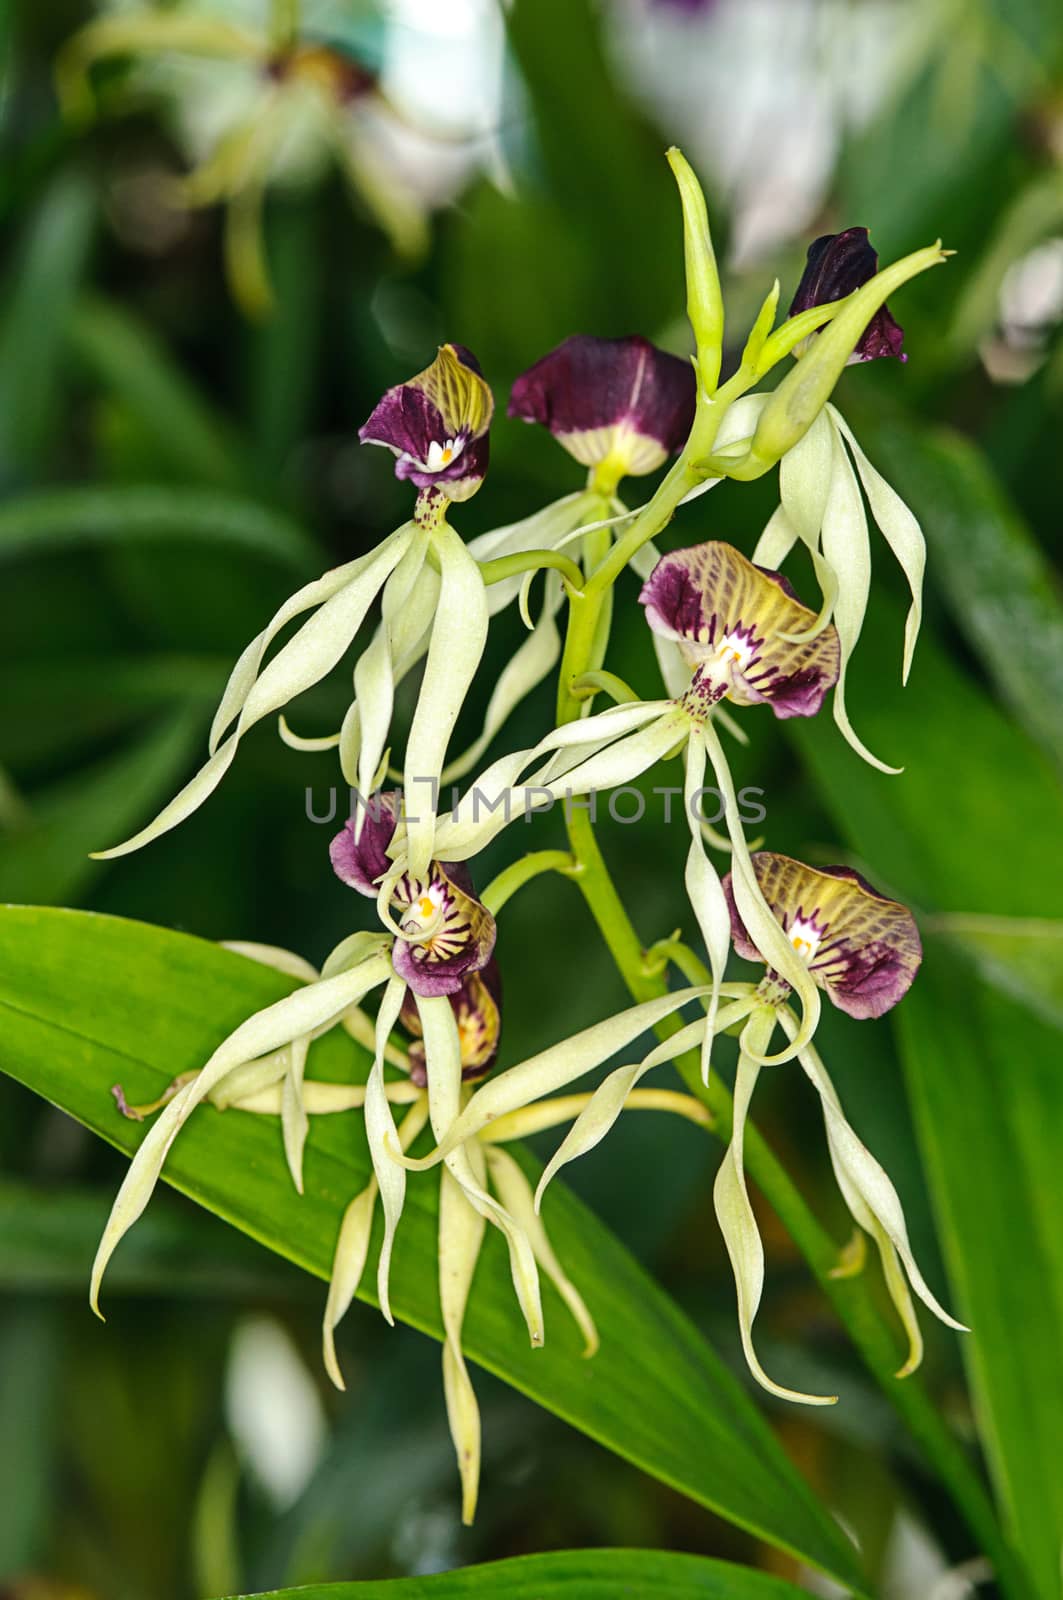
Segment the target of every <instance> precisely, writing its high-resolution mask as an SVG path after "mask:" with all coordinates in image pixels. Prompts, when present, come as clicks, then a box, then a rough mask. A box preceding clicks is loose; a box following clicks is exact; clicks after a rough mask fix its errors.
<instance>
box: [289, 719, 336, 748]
mask: <svg viewBox="0 0 1063 1600" xmlns="http://www.w3.org/2000/svg"><path fill="white" fill-rule="evenodd" d="M277 732H278V733H279V734H280V740H281V744H286V745H287V746H288V749H289V750H302V751H311V752H315V753H316V752H317V751H319V750H335V748H336V746H337V745H338V744H339V742H340V735H339V734H338V733H324V734H312V735H311V736H310V737H306V736H305V735H303V734H301V733H295V732H293V730H292V729H291V728H290V727H289V726H288V719H287V717H285V716H284V715H283V713H282V714H281V715H280V716H279V717H278V718H277Z"/></svg>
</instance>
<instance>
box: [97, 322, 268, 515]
mask: <svg viewBox="0 0 1063 1600" xmlns="http://www.w3.org/2000/svg"><path fill="white" fill-rule="evenodd" d="M67 337H68V340H69V343H70V347H71V349H72V351H73V353H74V355H75V356H76V357H77V359H78V360H79V361H80V362H81V364H82V365H83V366H85V367H87V368H88V369H89V370H90V371H91V372H92V374H93V375H94V376H95V377H96V378H97V379H98V380H99V381H100V382H101V383H103V384H104V385H106V387H107V388H108V389H109V390H110V391H111V392H112V393H113V394H114V395H115V396H116V397H117V398H118V399H119V400H121V401H122V403H123V404H124V405H125V406H126V407H128V409H129V411H130V412H131V414H132V415H133V416H134V417H135V418H136V420H137V423H138V425H139V426H140V427H141V428H143V429H144V430H145V432H146V433H147V434H148V435H149V436H150V438H151V440H152V442H153V444H154V447H155V449H156V450H157V452H158V456H159V459H160V462H162V463H165V464H166V465H167V466H168V467H170V468H172V469H173V470H175V471H176V472H178V473H180V474H182V475H183V476H187V477H189V478H191V479H193V480H195V481H198V482H200V483H204V484H212V485H215V486H216V487H218V488H222V489H238V488H239V487H240V486H241V483H244V482H246V481H247V478H248V472H247V470H246V467H245V466H243V465H242V463H241V461H240V458H239V454H238V451H237V447H236V442H235V440H234V438H233V437H232V435H231V431H230V429H229V428H228V426H227V425H226V424H225V423H224V422H223V421H222V420H221V418H219V417H217V416H215V415H214V413H213V412H212V411H211V409H210V408H209V406H208V405H207V402H206V401H205V400H204V399H203V398H202V396H201V395H200V393H199V392H198V390H197V389H196V388H195V387H194V385H193V384H192V383H190V382H189V380H188V379H187V378H186V377H185V376H184V374H183V373H182V372H181V370H180V368H179V367H178V366H177V365H176V364H175V362H174V360H173V358H172V357H171V355H170V353H169V352H168V351H167V350H166V348H165V346H164V345H162V344H161V343H160V341H159V340H158V338H157V337H156V335H155V334H154V333H153V332H152V331H151V329H150V328H149V327H146V326H145V325H144V324H143V323H141V322H139V321H138V320H137V319H136V317H134V316H133V315H131V313H130V312H128V311H126V310H125V309H124V308H123V307H122V306H120V305H116V304H113V303H112V302H110V301H107V300H104V299H103V298H102V297H100V296H96V295H86V296H84V297H83V298H82V299H81V300H79V301H78V302H77V304H76V305H75V306H74V308H73V309H72V311H71V314H70V316H69V318H68V322H67Z"/></svg>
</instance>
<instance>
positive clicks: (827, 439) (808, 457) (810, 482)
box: [779, 411, 834, 550]
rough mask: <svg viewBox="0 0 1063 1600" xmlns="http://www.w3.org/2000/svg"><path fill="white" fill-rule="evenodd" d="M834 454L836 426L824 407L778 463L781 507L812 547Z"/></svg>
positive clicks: (815, 545)
mask: <svg viewBox="0 0 1063 1600" xmlns="http://www.w3.org/2000/svg"><path fill="white" fill-rule="evenodd" d="M833 454H834V430H833V428H832V427H831V425H830V423H829V421H828V420H827V417H826V415H825V414H824V413H823V412H822V411H821V412H820V414H819V416H818V417H817V418H816V420H815V422H814V423H813V424H812V426H811V427H810V428H809V430H808V432H807V433H806V434H805V435H804V436H803V438H801V439H799V440H798V442H797V444H795V445H794V447H793V449H792V450H788V451H787V453H786V454H785V455H784V456H783V458H782V460H781V461H780V463H779V494H780V498H781V500H782V508H783V511H784V512H785V513H786V517H787V520H788V522H789V524H790V526H791V527H792V528H795V529H796V530H797V534H798V537H799V538H800V539H801V540H803V542H804V543H805V544H806V545H807V546H808V548H809V549H810V550H817V549H818V548H819V535H820V529H821V528H822V527H823V518H824V514H825V512H826V509H827V495H828V491H829V489H830V482H831V472H832V465H833Z"/></svg>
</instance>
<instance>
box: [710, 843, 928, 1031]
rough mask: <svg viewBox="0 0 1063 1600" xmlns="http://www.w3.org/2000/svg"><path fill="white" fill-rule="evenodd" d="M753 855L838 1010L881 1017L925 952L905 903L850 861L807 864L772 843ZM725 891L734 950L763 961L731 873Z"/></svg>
mask: <svg viewBox="0 0 1063 1600" xmlns="http://www.w3.org/2000/svg"><path fill="white" fill-rule="evenodd" d="M750 859H751V861H752V863H753V870H754V872H755V873H756V878H757V883H758V884H759V886H760V890H761V893H762V894H763V896H764V898H765V900H766V901H767V903H768V905H769V906H770V907H771V911H772V914H773V915H774V917H775V919H776V921H777V922H778V923H779V924H780V925H781V927H782V928H783V930H784V932H785V933H786V936H787V938H788V939H789V941H790V943H791V944H792V945H793V947H794V949H795V950H796V951H797V953H798V955H799V956H800V957H801V958H802V960H803V961H804V962H805V964H806V966H807V967H808V970H809V974H810V976H811V977H812V979H813V980H814V982H815V983H817V984H818V985H819V987H820V988H821V989H823V990H825V992H826V994H827V996H828V997H829V999H831V1000H832V1001H833V1002H834V1004H835V1005H836V1006H837V1007H838V1009H839V1010H840V1011H845V1012H847V1013H848V1014H849V1016H851V1017H858V1018H861V1019H863V1018H867V1017H881V1016H882V1015H883V1013H884V1012H886V1011H889V1010H890V1009H891V1008H892V1007H893V1006H895V1005H896V1004H897V1002H898V1001H899V1000H902V999H903V998H904V996H905V995H906V994H907V993H908V990H909V989H910V988H911V986H912V981H913V979H914V978H915V975H916V973H917V972H918V970H919V964H920V962H921V961H922V959H923V948H922V944H921V942H920V939H919V930H918V928H917V927H916V925H915V918H914V917H913V916H912V914H911V912H910V911H909V910H908V908H907V906H903V905H901V904H900V902H899V901H897V900H889V899H887V898H886V896H885V895H881V894H879V893H878V891H877V890H876V889H873V888H872V886H871V885H870V884H869V883H868V882H867V880H866V878H862V877H861V876H860V874H859V873H858V872H854V871H853V869H852V868H851V867H823V868H820V869H816V868H814V867H806V866H805V865H804V864H803V863H802V862H800V861H794V860H793V859H792V858H791V857H790V856H782V855H776V854H774V853H773V852H771V851H767V850H762V851H757V852H755V853H754V854H753V855H752V856H751V857H750ZM724 892H725V893H726V895H727V898H728V901H729V903H730V907H731V926H732V936H733V939H734V947H735V950H736V951H737V952H738V954H739V955H740V956H743V957H745V959H746V960H748V961H763V959H764V958H763V956H762V955H761V954H760V952H759V951H758V950H757V948H756V946H755V945H754V943H753V941H752V940H751V939H750V937H749V934H748V933H747V931H746V928H745V926H744V924H743V922H742V918H741V917H740V916H739V914H738V910H737V908H736V906H735V901H734V894H733V891H732V886H731V876H730V874H728V875H727V877H726V878H725V879H724Z"/></svg>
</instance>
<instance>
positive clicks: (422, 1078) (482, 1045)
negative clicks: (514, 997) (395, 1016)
mask: <svg viewBox="0 0 1063 1600" xmlns="http://www.w3.org/2000/svg"><path fill="white" fill-rule="evenodd" d="M448 998H449V1000H450V1009H451V1010H452V1011H453V1013H454V1018H455V1021H456V1022H457V1024H458V1043H459V1045H460V1047H461V1075H462V1077H463V1078H464V1079H465V1080H466V1082H470V1081H472V1080H473V1079H476V1078H483V1077H485V1076H486V1074H487V1073H488V1072H490V1070H491V1068H492V1067H493V1066H494V1064H495V1062H496V1060H497V1059H498V1047H499V1044H500V1043H501V1039H502V977H501V974H500V973H499V970H498V962H497V961H496V960H495V958H494V956H492V957H491V959H490V960H489V961H488V963H487V965H486V966H485V967H484V968H483V970H482V971H480V972H470V973H468V974H467V975H466V976H465V977H464V978H463V979H462V981H461V986H460V988H458V989H455V990H454V991H453V992H452V993H451V994H450V995H449V997H448ZM400 1021H401V1022H402V1025H403V1027H404V1028H405V1029H406V1030H407V1032H409V1033H411V1034H412V1035H413V1040H412V1042H411V1044H410V1050H409V1056H410V1077H411V1078H412V1080H413V1082H414V1083H421V1084H425V1083H427V1082H428V1070H427V1064H426V1061H425V1052H424V1045H423V1043H422V1042H421V1032H422V1030H421V1017H420V1013H419V1012H418V1010H417V1005H416V1002H415V1001H414V999H413V997H412V996H411V995H409V994H407V996H406V999H405V1000H404V1001H403V1006H402V1015H401V1017H400Z"/></svg>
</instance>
